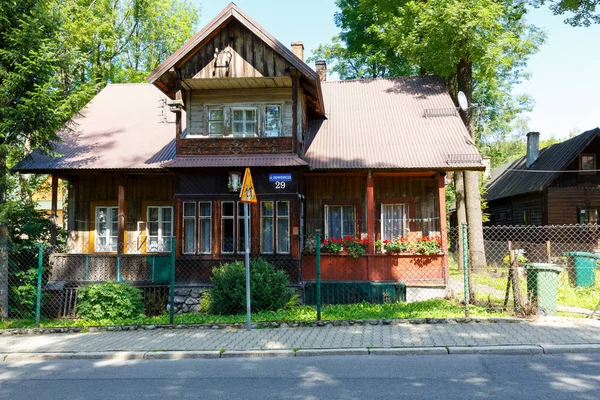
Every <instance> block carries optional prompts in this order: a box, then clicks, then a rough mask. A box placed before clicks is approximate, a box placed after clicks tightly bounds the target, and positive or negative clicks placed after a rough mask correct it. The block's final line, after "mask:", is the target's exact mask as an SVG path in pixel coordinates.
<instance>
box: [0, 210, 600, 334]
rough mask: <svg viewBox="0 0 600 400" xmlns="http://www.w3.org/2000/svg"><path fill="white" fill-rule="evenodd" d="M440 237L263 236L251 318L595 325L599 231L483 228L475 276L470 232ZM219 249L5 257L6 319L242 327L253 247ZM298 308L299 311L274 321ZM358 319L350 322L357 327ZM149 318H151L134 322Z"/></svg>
mask: <svg viewBox="0 0 600 400" xmlns="http://www.w3.org/2000/svg"><path fill="white" fill-rule="evenodd" d="M375 225H378V224H377V222H375ZM312 226H313V227H318V226H319V224H312ZM354 226H356V223H354ZM437 226H438V223H437V221H435V220H434V219H431V220H426V219H424V220H419V221H406V226H405V228H404V229H405V230H404V234H402V235H397V236H395V235H394V232H382V231H381V229H380V228H379V227H378V226H376V230H375V231H379V232H380V233H379V234H378V235H377V237H376V238H375V239H376V240H375V241H374V246H373V247H371V248H369V240H368V238H367V237H366V236H361V235H360V234H356V232H354V233H353V232H352V231H351V229H350V226H347V227H346V228H347V229H345V230H344V233H346V234H345V235H342V234H340V235H337V234H335V233H339V232H337V231H328V232H323V231H321V230H320V229H318V228H315V229H314V230H312V231H309V232H310V233H309V234H306V235H305V236H304V237H303V238H300V237H299V236H294V235H289V239H286V240H278V239H277V238H278V236H274V235H269V234H268V229H269V226H264V227H263V231H262V232H261V233H262V234H260V235H256V234H253V235H252V236H251V237H250V242H249V248H250V252H251V287H252V291H251V292H252V312H253V313H254V314H255V316H256V315H259V314H260V313H261V312H263V313H264V312H267V313H269V312H270V313H273V312H275V314H268V315H269V316H268V318H272V319H278V318H280V319H293V318H295V317H294V316H297V315H300V313H304V314H306V313H308V315H314V317H315V318H316V316H317V314H316V311H317V308H318V309H319V310H320V311H321V315H320V316H322V318H323V319H328V318H338V317H339V315H338V314H339V313H340V312H342V311H340V309H339V307H343V306H344V305H355V304H366V303H370V304H376V305H409V304H419V305H420V306H419V307H420V308H419V310H421V311H427V310H430V311H432V314H431V315H439V316H443V315H444V312H445V310H448V309H449V307H454V308H453V309H454V310H457V309H458V310H461V309H463V307H464V306H465V305H466V304H469V305H470V306H471V307H474V306H475V307H478V309H484V310H487V312H488V313H489V315H515V314H516V315H532V314H536V313H538V314H545V315H553V314H557V313H561V312H565V313H570V314H582V315H589V314H591V313H592V312H593V311H594V309H595V308H596V306H597V305H598V303H599V302H600V282H599V281H600V278H598V274H596V261H597V259H598V258H599V257H598V255H597V254H600V246H599V243H600V226H597V225H572V226H495V227H484V229H483V232H484V237H483V239H484V242H483V249H484V253H485V262H484V263H480V264H479V265H477V264H476V263H475V260H477V259H479V260H481V257H479V258H476V257H472V256H469V255H472V252H473V250H474V249H473V246H471V247H472V248H468V247H469V240H468V239H467V236H468V235H467V231H466V229H465V230H463V229H462V228H461V229H457V228H453V229H449V230H448V231H440V230H439V228H436V227H437ZM330 229H331V228H330ZM333 229H334V230H335V229H337V228H336V227H333ZM281 236H283V237H286V236H284V235H281ZM388 237H389V239H388ZM113 239H114V238H113ZM222 239H223V240H220V241H214V240H213V241H211V242H210V247H209V246H208V244H205V243H203V242H202V240H200V239H199V240H197V241H196V242H194V243H185V242H175V239H174V238H163V239H161V240H159V241H155V242H152V241H150V242H149V243H141V244H140V242H139V240H136V241H134V242H131V243H126V244H125V245H124V246H123V249H122V251H119V249H118V248H117V246H116V244H115V243H113V242H114V241H115V240H116V239H115V240H113V241H112V242H111V241H107V242H106V243H105V245H106V248H90V247H89V245H88V246H81V249H79V248H77V246H76V245H75V244H73V243H70V244H69V245H68V246H63V248H62V249H60V251H59V249H53V248H51V247H49V246H46V245H41V244H40V245H39V247H35V246H34V247H32V248H26V249H22V248H21V249H18V251H17V250H14V251H9V252H8V262H7V264H6V265H7V267H8V269H7V273H6V271H5V272H3V273H2V274H0V275H2V276H4V277H8V280H6V279H4V278H3V279H0V286H1V287H0V297H1V299H0V311H1V312H2V317H3V319H14V320H24V321H35V320H36V318H37V319H41V320H52V321H60V320H65V319H76V318H88V319H96V320H98V319H100V320H103V319H102V318H104V319H105V320H106V321H110V323H112V324H119V323H136V322H135V321H139V323H148V321H149V320H148V318H152V317H156V318H158V319H157V320H156V321H159V322H161V323H168V322H175V323H196V322H210V321H217V320H218V321H238V320H239V319H240V318H229V317H228V316H236V315H237V316H239V315H243V314H244V313H245V311H246V298H245V296H246V287H245V264H244V254H245V253H244V252H245V248H246V244H245V242H244V240H245V239H244V238H243V237H225V238H222ZM295 241H299V242H295ZM111 246H112V247H111ZM463 248H467V252H466V253H465V252H463V251H462V249H463ZM215 254H218V255H219V256H218V257H215ZM465 254H466V255H467V256H466V257H465ZM464 265H468V268H467V271H465V270H464V268H463V266H464ZM106 282H111V283H126V284H127V285H125V286H127V287H133V288H135V293H138V294H137V295H135V296H133V297H136V296H139V298H140V300H139V302H136V301H134V300H132V297H131V296H130V294H128V293H129V292H127V291H125V292H123V293H121V292H119V291H120V290H121V289H115V288H108V289H106V288H105V289H101V290H100V289H93V290H92V289H90V287H92V288H95V286H96V285H95V284H98V283H106ZM115 291H116V292H119V295H120V296H122V298H125V299H126V301H131V304H130V305H128V306H127V307H128V310H129V311H131V312H125V313H123V314H118V313H116V312H114V313H113V314H111V312H113V311H114V310H112V308H111V307H112V306H111V305H110V304H111V303H110V301H111V300H110V298H111V296H112V297H114V296H115V294H114V293H113V292H115ZM425 301H427V302H425ZM82 302H83V303H82ZM126 304H129V303H126ZM295 305H296V306H295ZM86 307H87V308H86ZM94 307H95V309H94ZM127 307H126V308H127ZM290 307H291V309H297V310H301V311H298V312H297V313H296V314H294V313H293V312H292V313H288V314H285V313H283V314H277V312H279V311H281V310H290ZM294 307H296V308H294ZM336 307H337V308H336ZM90 309H91V310H92V311H91V312H92V314H89V313H90ZM373 309H376V308H373ZM94 310H96V311H98V310H102V311H103V312H105V313H104V314H102V313H100V312H97V313H96V314H94V312H95V311H94ZM357 310H358V308H348V309H345V310H343V312H342V313H345V314H343V315H344V317H345V318H350V319H352V318H355V319H360V318H361V316H360V315H361V314H360V313H358V312H357ZM463 310H464V309H463ZM434 311H436V312H437V313H434ZM86 313H88V314H86ZM313 313H314V314H313ZM336 313H337V314H336ZM90 315H91V316H90ZM99 315H104V317H99ZM141 315H143V316H144V318H146V319H143V318H141V319H140V318H137V319H136V317H139V316H141ZM265 315H267V314H260V316H259V317H258V318H259V319H260V318H266V317H265ZM340 315H341V314H340ZM382 315H383V314H382ZM386 315H387V314H386ZM370 316H371V317H377V315H375V314H373V313H371V314H370ZM169 317H170V318H169ZM228 318H229V319H228ZM382 318H383V316H382ZM119 321H127V322H119ZM132 321H133V322H132ZM238 322H239V321H238ZM25 325H27V324H25Z"/></svg>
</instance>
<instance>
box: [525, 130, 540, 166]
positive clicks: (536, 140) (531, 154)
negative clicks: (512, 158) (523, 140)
mask: <svg viewBox="0 0 600 400" xmlns="http://www.w3.org/2000/svg"><path fill="white" fill-rule="evenodd" d="M539 155H540V133H539V132H529V133H528V134H527V168H530V167H531V166H532V165H533V163H534V162H536V160H537V159H538V156H539Z"/></svg>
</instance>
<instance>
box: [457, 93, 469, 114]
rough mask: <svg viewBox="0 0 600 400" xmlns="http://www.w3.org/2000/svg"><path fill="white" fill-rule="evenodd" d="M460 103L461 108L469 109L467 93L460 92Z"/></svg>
mask: <svg viewBox="0 0 600 400" xmlns="http://www.w3.org/2000/svg"><path fill="white" fill-rule="evenodd" d="M458 105H459V106H460V109H461V110H463V111H467V108H469V102H468V101H467V96H465V94H464V93H463V92H462V91H460V92H458Z"/></svg>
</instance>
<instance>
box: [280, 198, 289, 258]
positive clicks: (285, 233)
mask: <svg viewBox="0 0 600 400" xmlns="http://www.w3.org/2000/svg"><path fill="white" fill-rule="evenodd" d="M289 252H290V202H289V201H278V202H277V253H279V254H284V253H289Z"/></svg>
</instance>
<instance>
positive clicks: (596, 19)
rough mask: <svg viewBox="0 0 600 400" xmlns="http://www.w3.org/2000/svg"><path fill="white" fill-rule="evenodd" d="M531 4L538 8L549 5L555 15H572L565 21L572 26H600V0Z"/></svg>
mask: <svg viewBox="0 0 600 400" xmlns="http://www.w3.org/2000/svg"><path fill="white" fill-rule="evenodd" d="M531 3H532V4H533V5H534V6H536V7H539V6H543V5H545V4H547V5H548V7H549V8H550V10H551V11H552V12H553V13H554V15H564V14H569V15H571V16H570V17H568V18H567V19H565V23H567V24H569V25H571V26H590V25H591V24H600V0H531ZM596 8H598V10H596Z"/></svg>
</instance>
